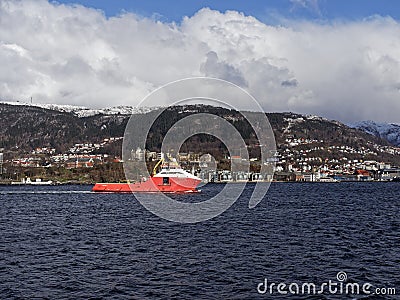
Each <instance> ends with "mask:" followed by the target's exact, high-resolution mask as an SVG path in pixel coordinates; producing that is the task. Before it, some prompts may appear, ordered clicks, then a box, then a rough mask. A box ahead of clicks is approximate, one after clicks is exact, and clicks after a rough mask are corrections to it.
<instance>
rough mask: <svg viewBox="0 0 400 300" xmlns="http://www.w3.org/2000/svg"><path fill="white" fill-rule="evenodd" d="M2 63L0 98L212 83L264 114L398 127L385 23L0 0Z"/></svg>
mask: <svg viewBox="0 0 400 300" xmlns="http://www.w3.org/2000/svg"><path fill="white" fill-rule="evenodd" d="M297 2H299V1H297ZM300 2H301V3H303V2H304V3H306V2H307V5H310V4H309V3H311V2H309V1H300ZM0 64H1V68H0V98H1V99H4V100H27V99H29V98H30V97H31V96H33V97H34V100H36V101H40V102H47V103H63V104H66V103H68V104H78V105H86V106H89V107H104V106H114V105H120V104H130V105H134V104H137V103H138V102H139V100H140V99H141V98H142V97H144V96H145V95H146V94H147V93H148V92H150V91H152V90H153V89H154V88H156V87H159V86H161V85H163V84H165V83H167V82H170V81H173V80H177V79H180V78H185V77H189V76H214V77H219V78H222V79H226V80H230V81H233V82H235V83H237V84H239V85H241V86H243V87H244V88H246V89H248V90H249V92H251V93H252V94H253V95H254V96H255V97H256V98H257V99H258V100H259V102H261V103H262V106H263V108H264V109H265V110H267V111H289V110H290V111H295V112H301V113H313V114H319V115H323V116H326V117H329V118H335V119H339V120H342V121H355V120H362V119H374V120H377V121H391V122H400V114H399V111H400V101H399V100H400V24H399V22H397V21H395V20H393V19H391V18H382V17H371V18H370V19H366V20H361V21H353V22H341V23H339V22H338V23H334V22H333V23H329V24H317V23H312V22H305V21H303V22H301V21H293V22H292V23H290V24H287V25H285V26H268V25H266V24H263V23H261V22H260V21H258V20H257V19H255V18H253V17H251V16H244V15H243V14H240V13H238V12H235V11H227V12H225V13H220V12H217V11H213V10H210V9H202V10H200V11H199V12H198V13H196V14H195V15H194V16H192V17H185V18H184V19H183V20H182V23H181V24H174V23H173V24H170V23H162V22H160V21H157V20H154V19H148V18H142V17H139V16H136V15H134V14H123V15H121V16H117V17H112V18H106V17H105V16H104V14H103V13H102V12H101V11H98V10H94V9H90V8H86V7H83V6H65V5H59V4H54V3H48V2H46V1H44V0H38V1H34V0H27V1H7V0H3V1H0ZM155 105H156V103H155Z"/></svg>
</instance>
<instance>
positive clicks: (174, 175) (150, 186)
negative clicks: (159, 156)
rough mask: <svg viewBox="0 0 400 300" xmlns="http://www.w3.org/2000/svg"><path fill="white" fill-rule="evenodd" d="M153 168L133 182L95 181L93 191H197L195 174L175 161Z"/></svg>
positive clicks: (198, 180)
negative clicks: (150, 172) (149, 173)
mask: <svg viewBox="0 0 400 300" xmlns="http://www.w3.org/2000/svg"><path fill="white" fill-rule="evenodd" d="M162 161H163V160H161V161H160V162H159V163H158V164H157V165H156V166H155V167H154V170H153V175H152V176H150V177H149V178H146V179H145V180H142V181H140V182H134V183H96V184H95V186H94V187H93V189H92V191H93V192H106V193H142V192H147V193H151V192H163V193H190V192H198V190H197V189H196V187H197V186H198V185H199V183H200V182H201V179H200V178H198V177H197V176H194V175H192V174H190V173H189V172H186V171H185V170H183V169H182V168H181V167H180V166H179V165H178V164H177V163H176V161H175V162H172V163H163V164H162V166H161V171H160V172H159V173H156V172H155V171H156V169H157V167H158V165H159V164H160V163H161V162H162Z"/></svg>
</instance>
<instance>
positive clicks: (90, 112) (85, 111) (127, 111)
mask: <svg viewBox="0 0 400 300" xmlns="http://www.w3.org/2000/svg"><path fill="white" fill-rule="evenodd" d="M0 104H8V105H19V106H34V107H40V108H44V109H50V110H55V111H60V112H68V113H73V114H75V115H76V116H78V117H79V118H84V117H91V116H95V115H99V114H103V115H132V114H145V113H148V112H150V111H153V110H156V109H159V108H160V107H156V106H155V107H135V106H114V107H109V108H101V109H91V108H87V107H84V106H75V105H60V104H47V103H28V102H19V101H0Z"/></svg>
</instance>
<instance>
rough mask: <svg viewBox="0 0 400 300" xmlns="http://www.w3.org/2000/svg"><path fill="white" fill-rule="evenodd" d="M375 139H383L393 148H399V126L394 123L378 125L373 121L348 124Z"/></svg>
mask: <svg viewBox="0 0 400 300" xmlns="http://www.w3.org/2000/svg"><path fill="white" fill-rule="evenodd" d="M348 125H349V126H350V127H353V128H357V129H360V130H362V131H364V132H366V133H369V134H372V135H374V136H376V137H380V138H384V139H386V140H387V141H388V142H390V143H391V144H393V145H395V146H400V125H399V124H395V123H379V122H375V121H371V120H369V121H361V122H357V123H354V124H348Z"/></svg>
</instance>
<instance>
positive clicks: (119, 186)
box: [92, 177, 201, 193]
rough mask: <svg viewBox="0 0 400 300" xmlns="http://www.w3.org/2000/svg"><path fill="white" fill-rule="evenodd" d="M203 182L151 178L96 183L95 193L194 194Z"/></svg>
mask: <svg viewBox="0 0 400 300" xmlns="http://www.w3.org/2000/svg"><path fill="white" fill-rule="evenodd" d="M200 182H201V181H200V180H199V179H194V178H178V177H176V178H174V177H168V179H166V178H164V177H150V178H149V179H148V180H146V181H142V182H136V183H96V184H95V186H94V187H93V189H92V191H93V192H104V193H155V192H163V193H192V192H198V190H197V189H196V187H197V186H198V185H199V183H200Z"/></svg>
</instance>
